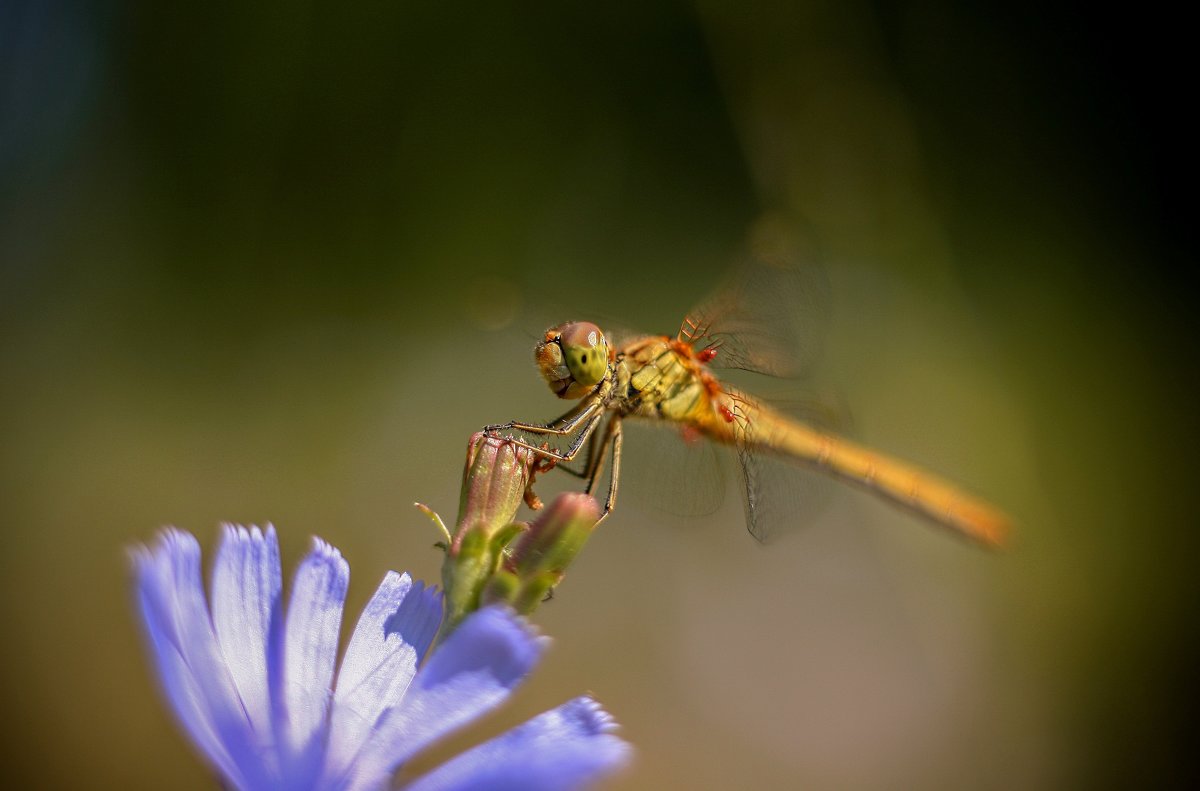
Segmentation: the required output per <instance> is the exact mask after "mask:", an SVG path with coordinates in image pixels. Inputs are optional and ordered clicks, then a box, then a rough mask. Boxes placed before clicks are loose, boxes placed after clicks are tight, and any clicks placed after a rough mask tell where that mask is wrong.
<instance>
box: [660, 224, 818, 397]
mask: <svg viewBox="0 0 1200 791" xmlns="http://www.w3.org/2000/svg"><path fill="white" fill-rule="evenodd" d="M805 258H806V256H804V255H803V254H801V253H799V252H798V251H797V250H796V249H795V248H794V246H788V245H782V244H776V245H760V246H758V247H757V248H756V249H755V251H754V252H752V253H751V254H748V255H747V256H745V257H744V258H743V260H741V261H740V262H739V263H738V264H737V265H735V267H734V268H733V270H732V271H731V272H730V275H729V277H728V278H726V280H725V281H724V282H723V283H722V285H721V286H720V287H719V288H718V289H717V290H716V291H715V292H714V293H713V294H712V295H710V296H709V297H708V298H707V299H705V300H704V301H703V302H701V303H700V304H699V305H697V306H696V307H695V308H693V309H692V311H691V312H689V313H688V315H687V317H686V318H685V319H684V322H683V324H682V325H681V327H680V330H679V338H680V340H684V341H687V342H689V343H692V344H693V345H694V346H695V347H696V348H697V349H703V348H712V349H715V351H716V355H715V356H714V357H713V360H712V363H711V365H712V366H713V367H714V368H732V369H738V370H744V371H753V372H755V373H762V374H767V375H769V376H775V377H787V378H796V377H800V376H804V375H806V374H809V373H811V372H812V369H813V367H814V366H815V364H816V363H817V361H818V360H819V358H820V355H821V351H822V347H823V346H824V336H825V332H826V329H827V327H828V324H829V282H828V279H827V277H826V275H825V271H824V269H823V268H821V267H820V266H817V265H816V264H815V263H811V262H810V261H811V257H807V258H809V261H805Z"/></svg>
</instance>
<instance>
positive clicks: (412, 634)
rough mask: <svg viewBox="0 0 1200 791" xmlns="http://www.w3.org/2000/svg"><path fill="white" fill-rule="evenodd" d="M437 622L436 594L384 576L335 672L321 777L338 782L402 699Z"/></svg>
mask: <svg viewBox="0 0 1200 791" xmlns="http://www.w3.org/2000/svg"><path fill="white" fill-rule="evenodd" d="M441 621H442V595H441V593H440V592H439V591H437V590H436V589H433V588H427V587H426V586H425V584H424V583H421V582H418V583H415V584H414V583H413V581H412V578H411V577H409V576H408V575H407V574H403V575H401V574H397V573H396V572H394V571H389V572H388V573H387V575H386V576H385V577H384V578H383V582H382V583H381V584H380V586H379V590H377V591H376V592H375V595H374V596H373V597H371V601H370V602H368V603H367V606H366V609H364V610H363V614H362V616H361V617H360V618H359V619H358V625H357V626H355V628H354V634H353V636H352V637H351V638H350V645H349V646H348V647H347V648H346V656H345V658H344V659H343V660H342V667H341V670H339V671H338V679H337V691H336V692H335V693H334V697H333V711H332V713H331V714H330V732H329V750H328V753H327V757H326V777H327V778H329V779H333V778H340V777H342V776H343V775H344V774H345V772H346V770H347V768H348V767H349V766H350V764H351V763H352V761H353V760H354V758H355V756H356V755H357V754H358V751H359V750H360V749H361V748H362V746H363V745H365V744H366V743H367V740H368V738H369V736H370V734H371V731H372V729H373V728H374V727H375V725H376V723H377V722H378V720H379V718H380V716H381V715H382V714H383V713H384V711H385V710H387V709H389V708H393V707H395V706H397V705H398V704H399V703H400V701H401V700H402V699H403V698H404V693H405V692H406V691H407V690H408V686H409V684H410V683H411V682H412V679H413V676H414V675H416V672H417V665H418V664H419V663H420V661H421V658H422V657H423V656H425V652H426V651H428V650H429V644H430V643H431V642H432V641H433V637H434V635H435V634H437V629H438V626H439V625H440V624H441Z"/></svg>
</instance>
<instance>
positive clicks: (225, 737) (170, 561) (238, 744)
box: [133, 529, 268, 789]
mask: <svg viewBox="0 0 1200 791" xmlns="http://www.w3.org/2000/svg"><path fill="white" fill-rule="evenodd" d="M133 562H134V570H135V574H136V576H137V594H138V603H139V605H140V607H141V611H142V617H143V624H144V626H145V629H146V634H147V636H148V637H149V639H150V643H151V646H152V647H153V649H154V653H155V658H156V659H157V660H158V661H157V664H158V671H159V675H160V678H161V680H162V684H163V689H164V691H165V693H166V695H167V698H168V700H169V701H170V702H171V705H172V707H173V708H174V709H175V713H176V715H177V716H178V717H179V720H180V722H181V723H182V725H183V727H184V729H185V730H187V732H188V733H189V734H190V735H191V736H192V738H193V739H194V740H195V742H196V744H197V746H199V747H200V749H201V750H203V751H204V753H205V755H207V756H208V758H209V760H210V761H212V763H213V764H214V765H215V766H216V767H217V768H218V769H219V770H220V771H221V773H222V774H223V775H224V776H225V777H226V778H227V779H228V780H229V782H230V783H231V784H232V785H234V786H236V787H238V788H243V789H246V788H253V787H266V786H267V785H268V771H267V769H266V767H265V765H264V763H263V761H262V754H261V752H259V751H258V750H256V749H255V746H254V741H253V738H252V736H253V732H252V730H251V728H250V723H249V721H248V720H247V718H246V713H245V711H244V710H243V708H242V704H241V699H240V698H239V697H238V694H237V690H236V688H235V686H234V683H233V678H232V676H231V675H230V673H229V669H228V667H227V666H226V665H225V658H224V656H223V655H222V654H221V650H220V647H219V646H218V644H217V639H216V635H215V634H214V633H213V628H212V622H211V621H210V619H209V612H208V607H207V605H206V603H205V600H204V587H203V585H202V584H201V580H200V546H199V544H197V543H196V539H195V538H193V537H192V536H191V535H189V534H187V533H184V532H181V531H179V530H174V529H168V530H164V531H163V532H162V533H161V534H160V535H159V540H158V545H157V546H156V547H154V548H153V549H144V548H143V549H138V550H135V551H134V553H133Z"/></svg>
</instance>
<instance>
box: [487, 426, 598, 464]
mask: <svg viewBox="0 0 1200 791" xmlns="http://www.w3.org/2000/svg"><path fill="white" fill-rule="evenodd" d="M601 417H603V415H592V417H591V418H590V419H589V420H588V421H587V423H585V424H584V426H583V428H582V429H580V430H579V434H578V436H576V437H575V439H574V440H572V441H571V444H570V445H569V446H568V447H567V449H566V450H564V451H559V450H556V449H554V448H539V447H537V446H535V445H530V444H529V443H528V442H525V441H524V440H520V439H511V440H509V441H510V442H512V444H514V445H516V446H517V447H520V448H525V449H526V450H529V451H531V452H533V453H535V454H537V455H538V456H540V457H542V458H543V459H550V460H551V461H553V462H554V463H555V464H559V463H562V462H567V461H572V460H573V459H574V458H575V457H576V456H578V455H579V450H580V449H581V448H582V447H583V443H584V442H586V441H587V440H588V437H590V436H591V435H592V432H594V431H595V430H596V426H597V425H598V424H599V423H600V418H601ZM513 428H516V429H517V430H520V431H528V430H529V429H526V428H523V427H522V426H521V425H520V424H517V425H515V426H513ZM546 433H553V434H566V433H569V432H565V431H564V432H558V431H554V432H546Z"/></svg>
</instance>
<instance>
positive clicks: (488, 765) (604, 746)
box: [406, 698, 632, 791]
mask: <svg viewBox="0 0 1200 791" xmlns="http://www.w3.org/2000/svg"><path fill="white" fill-rule="evenodd" d="M614 728H615V723H614V722H613V720H612V718H610V717H609V716H608V714H607V713H605V712H604V710H603V709H601V708H600V704H598V703H596V701H594V700H592V699H591V698H576V699H575V700H572V701H570V702H568V703H564V704H563V705H562V706H559V707H558V708H556V709H552V710H550V711H547V712H546V713H544V714H541V715H539V716H537V717H534V718H533V719H532V720H530V721H529V722H526V723H525V724H523V725H519V726H517V727H516V728H513V729H512V730H510V731H508V732H507V733H504V734H502V735H500V736H498V737H496V738H495V739H492V740H491V741H488V742H484V743H483V744H481V745H479V746H478V747H475V748H473V749H471V750H468V751H467V752H465V753H463V754H462V755H459V756H458V757H456V758H453V759H451V760H449V761H447V762H446V763H444V764H442V765H441V766H440V767H438V768H437V769H435V770H433V771H432V772H430V773H429V774H427V775H425V776H423V777H421V778H418V779H417V780H416V781H414V782H413V783H412V784H411V785H409V786H407V787H406V789H407V791H469V790H470V789H478V788H486V789H488V791H509V790H510V789H511V791H558V789H575V788H582V787H584V786H586V785H589V784H591V783H592V782H594V781H596V780H598V779H600V778H601V777H602V776H603V775H606V774H608V773H610V772H613V771H616V770H617V769H619V768H621V767H622V766H624V765H625V764H627V763H628V762H629V758H630V754H631V752H632V751H631V749H630V747H629V745H628V744H627V743H626V742H624V741H622V740H621V739H619V738H617V737H616V736H615V735H613V733H612V731H613V729H614Z"/></svg>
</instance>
